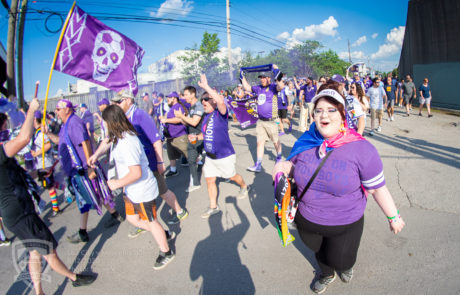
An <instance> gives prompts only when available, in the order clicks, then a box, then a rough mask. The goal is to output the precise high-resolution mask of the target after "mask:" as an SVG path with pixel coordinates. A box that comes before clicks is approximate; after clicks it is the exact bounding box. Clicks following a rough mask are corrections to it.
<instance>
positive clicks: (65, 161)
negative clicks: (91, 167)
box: [58, 114, 89, 176]
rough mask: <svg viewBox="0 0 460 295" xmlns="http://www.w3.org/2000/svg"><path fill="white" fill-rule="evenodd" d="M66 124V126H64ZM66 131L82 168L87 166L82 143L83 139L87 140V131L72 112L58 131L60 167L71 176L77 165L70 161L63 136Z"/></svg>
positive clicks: (81, 121)
mask: <svg viewBox="0 0 460 295" xmlns="http://www.w3.org/2000/svg"><path fill="white" fill-rule="evenodd" d="M66 125H67V127H66ZM66 129H67V131H68V136H69V138H70V141H71V142H72V145H73V147H74V149H75V150H76V151H77V155H78V157H79V158H80V162H81V165H82V168H85V169H86V168H87V167H88V165H87V164H86V156H85V152H84V151H83V145H82V143H83V142H84V141H85V140H89V135H88V131H87V129H86V126H85V123H84V122H83V120H82V119H80V118H79V117H78V116H76V115H75V114H72V115H71V116H70V117H69V118H68V119H67V122H66V124H65V125H63V126H62V128H61V131H60V132H59V147H58V148H59V159H60V162H61V165H62V168H63V170H64V172H65V174H66V175H67V176H73V175H74V174H75V173H77V169H76V167H77V165H76V164H75V163H74V161H72V159H71V157H70V153H69V149H68V148H67V139H66V136H65V130H66Z"/></svg>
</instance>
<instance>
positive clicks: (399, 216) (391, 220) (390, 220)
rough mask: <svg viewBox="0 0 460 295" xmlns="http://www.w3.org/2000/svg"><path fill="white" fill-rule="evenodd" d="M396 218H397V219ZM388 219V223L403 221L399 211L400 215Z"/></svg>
mask: <svg viewBox="0 0 460 295" xmlns="http://www.w3.org/2000/svg"><path fill="white" fill-rule="evenodd" d="M396 217H397V218H396ZM387 219H388V222H390V223H393V222H397V221H398V220H399V219H401V215H400V214H399V210H398V214H397V215H395V216H392V217H388V216H387Z"/></svg>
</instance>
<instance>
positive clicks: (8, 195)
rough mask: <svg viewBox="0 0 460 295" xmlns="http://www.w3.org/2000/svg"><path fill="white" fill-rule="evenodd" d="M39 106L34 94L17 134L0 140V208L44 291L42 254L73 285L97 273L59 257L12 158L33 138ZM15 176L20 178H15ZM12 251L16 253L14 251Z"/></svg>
mask: <svg viewBox="0 0 460 295" xmlns="http://www.w3.org/2000/svg"><path fill="white" fill-rule="evenodd" d="M39 107H40V104H39V102H38V99H36V98H34V99H33V100H32V101H31V102H30V104H29V110H28V111H27V114H26V117H25V121H24V123H23V124H22V127H21V130H20V132H19V135H18V136H17V137H16V138H14V139H12V140H8V141H6V142H5V143H1V144H0V211H1V213H2V218H1V219H2V220H3V222H4V223H5V225H6V227H8V229H9V230H10V231H11V232H12V233H13V234H14V235H15V236H16V237H17V239H18V240H20V241H21V242H22V246H23V247H24V249H27V251H28V252H29V273H30V278H31V280H32V283H33V286H34V289H35V294H39V295H42V294H44V293H43V289H42V285H41V273H42V264H41V262H42V257H43V258H44V259H45V260H46V262H47V263H48V265H49V266H50V267H51V269H53V270H54V271H55V272H57V273H59V274H61V275H63V276H66V277H67V278H69V279H70V280H71V281H72V285H73V286H74V287H79V286H84V285H89V284H91V283H93V282H94V280H95V279H96V276H94V275H83V274H76V273H74V272H72V271H70V270H69V269H68V268H67V266H66V265H65V264H64V263H63V262H62V260H61V259H60V258H59V256H58V254H57V252H56V248H57V246H58V243H57V241H56V239H55V238H54V236H53V234H52V233H51V231H50V230H49V228H48V226H46V224H45V223H44V222H43V220H42V219H41V218H40V216H38V214H37V213H36V212H35V208H34V204H33V202H32V200H31V198H30V196H29V192H28V191H27V189H26V188H25V187H24V183H23V181H22V173H21V172H20V171H23V172H24V170H23V169H22V168H21V167H20V166H19V165H18V163H17V161H16V160H15V159H14V156H15V155H16V154H17V153H18V152H19V151H20V150H22V149H23V148H24V147H25V146H26V145H27V144H29V142H30V140H31V138H32V134H33V130H34V129H33V121H34V112H35V111H37V110H38V109H39ZM2 125H3V124H2ZM3 127H4V126H1V128H0V131H3V130H5V129H4V128H3ZM24 173H25V172H24ZM18 180H19V182H17V181H18ZM21 182H22V183H21ZM2 229H3V228H2ZM18 246H19V245H14V247H15V248H16V249H20V247H18ZM13 255H17V253H13ZM14 258H18V257H14ZM3 289H5V287H3Z"/></svg>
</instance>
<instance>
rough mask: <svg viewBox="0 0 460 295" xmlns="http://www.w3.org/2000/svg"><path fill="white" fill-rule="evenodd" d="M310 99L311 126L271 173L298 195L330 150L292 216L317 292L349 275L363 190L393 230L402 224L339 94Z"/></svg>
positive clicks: (378, 164)
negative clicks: (290, 181)
mask: <svg viewBox="0 0 460 295" xmlns="http://www.w3.org/2000/svg"><path fill="white" fill-rule="evenodd" d="M312 103H313V105H314V107H313V116H314V121H315V122H314V125H312V128H310V130H309V131H308V132H306V133H305V134H304V135H302V137H301V138H299V140H298V141H297V142H296V144H295V145H294V147H293V149H292V152H291V155H290V156H289V157H288V160H289V161H284V162H280V163H278V164H276V166H275V168H274V171H273V177H274V176H275V175H276V174H277V173H278V172H283V173H284V174H285V175H291V176H293V177H294V180H295V182H296V183H297V186H298V192H299V193H300V192H302V191H303V189H304V187H305V186H306V184H307V183H308V181H309V180H310V178H311V176H312V175H313V173H314V171H315V170H316V168H317V167H318V166H319V164H320V163H321V162H322V160H323V159H322V158H323V157H324V155H325V152H327V151H329V150H331V149H333V152H332V153H331V154H330V157H329V158H328V159H327V160H326V161H325V164H324V166H323V167H322V168H321V170H320V171H319V173H318V175H317V176H316V178H315V179H314V181H313V183H312V185H311V186H310V188H309V189H308V191H307V192H306V193H305V195H304V196H303V197H302V198H301V201H300V203H299V208H298V211H297V212H298V213H297V214H296V217H295V222H296V224H297V228H298V230H299V234H300V237H301V238H302V240H303V242H304V243H305V245H307V246H308V247H309V248H310V249H311V250H312V251H313V252H315V256H316V260H317V261H318V264H319V266H320V268H321V275H320V276H319V279H318V280H316V281H315V283H314V284H313V286H312V290H313V291H314V292H316V293H322V292H324V291H325V290H326V288H327V285H328V284H330V283H332V282H333V281H334V280H335V278H336V271H337V273H338V274H339V276H340V278H341V280H342V281H344V282H349V281H350V280H351V278H352V276H353V265H354V264H355V262H356V256H357V253H358V248H359V244H360V240H361V235H362V232H363V225H364V210H365V208H366V203H367V198H366V195H365V192H364V189H366V190H367V191H368V192H369V193H371V194H373V196H374V199H375V200H376V202H377V204H378V205H379V206H380V208H381V209H382V211H383V212H384V214H385V215H386V216H387V218H388V221H389V223H390V224H389V225H390V229H391V230H392V231H393V232H394V233H398V232H400V231H401V230H402V228H403V227H404V225H405V224H404V221H403V220H402V218H401V217H400V216H399V212H398V210H397V209H396V206H395V204H394V202H393V198H392V197H391V194H390V192H389V191H388V189H387V187H386V185H385V178H384V176H383V165H382V161H381V160H380V156H379V154H378V153H377V150H376V149H375V147H374V146H373V145H372V144H371V143H369V142H368V141H367V140H365V139H364V138H363V137H361V136H360V135H359V134H357V133H356V132H355V131H354V130H352V129H348V127H347V123H346V118H345V108H344V105H345V101H344V99H343V97H342V96H341V95H340V94H339V93H338V92H337V91H335V90H333V89H325V90H322V91H321V92H320V93H319V94H318V95H316V96H315V97H314V98H313V100H312ZM299 197H300V196H299Z"/></svg>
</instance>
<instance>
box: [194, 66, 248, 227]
mask: <svg viewBox="0 0 460 295" xmlns="http://www.w3.org/2000/svg"><path fill="white" fill-rule="evenodd" d="M198 85H199V86H200V87H201V88H203V89H204V90H205V91H206V92H207V93H205V94H203V95H202V98H201V99H202V104H203V107H204V111H205V112H206V116H205V117H204V119H203V125H202V127H201V131H202V133H200V134H199V135H197V139H198V140H203V145H204V150H205V151H206V161H205V163H204V166H203V174H204V177H205V178H206V185H207V186H208V196H209V208H208V209H206V211H204V212H203V213H202V214H201V217H202V218H209V217H210V216H211V215H214V214H217V213H219V212H220V209H219V206H218V205H217V186H216V178H217V177H221V178H227V179H230V180H233V181H234V182H236V184H238V185H239V186H240V192H239V193H238V199H244V198H246V197H247V196H248V186H247V185H246V183H245V182H244V180H243V177H241V175H239V174H237V173H236V167H235V165H236V156H235V150H234V149H233V146H232V142H231V141H230V136H229V135H228V110H227V106H226V104H225V101H224V98H223V96H222V95H219V94H218V93H217V91H215V90H214V89H212V88H211V87H210V86H209V85H208V80H207V78H206V75H205V74H202V75H201V80H200V81H199V82H198Z"/></svg>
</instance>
